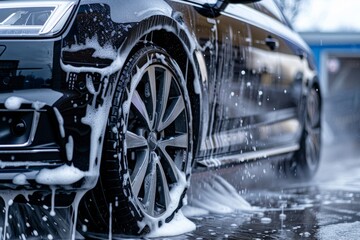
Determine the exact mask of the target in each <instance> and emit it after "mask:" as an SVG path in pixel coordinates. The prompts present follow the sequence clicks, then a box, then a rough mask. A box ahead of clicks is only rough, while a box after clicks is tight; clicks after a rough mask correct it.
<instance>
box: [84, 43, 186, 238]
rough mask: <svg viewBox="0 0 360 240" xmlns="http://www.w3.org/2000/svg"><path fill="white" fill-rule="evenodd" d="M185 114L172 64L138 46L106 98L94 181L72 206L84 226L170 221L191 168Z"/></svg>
mask: <svg viewBox="0 0 360 240" xmlns="http://www.w3.org/2000/svg"><path fill="white" fill-rule="evenodd" d="M191 119H192V117H191V109H190V103H189V97H188V93H187V89H186V84H185V80H184V77H183V74H182V72H181V70H180V68H179V66H178V65H177V63H176V61H175V60H174V59H172V58H171V57H170V56H169V55H168V54H167V53H166V51H165V50H163V49H161V48H159V47H156V46H153V45H150V46H144V47H143V48H142V49H140V50H138V51H137V52H136V53H135V54H134V55H133V56H132V57H131V58H130V59H129V60H128V61H127V63H126V65H125V67H124V69H123V71H122V73H121V76H120V79H119V83H118V86H117V89H116V93H115V96H114V99H113V106H112V109H111V112H110V117H109V120H108V128H107V134H106V139H105V144H104V154H103V159H102V163H101V173H100V177H99V181H98V184H97V186H96V187H95V189H93V190H92V191H90V192H89V193H88V194H86V195H85V197H84V200H83V203H82V206H81V209H80V213H79V215H80V221H81V224H85V225H86V228H87V231H90V232H108V231H109V230H110V231H112V232H114V233H126V234H134V235H139V234H140V235H143V234H146V233H148V232H150V231H151V230H153V229H155V228H158V227H160V226H161V225H162V224H164V223H166V222H169V221H171V219H172V218H173V216H174V214H175V213H176V212H177V211H178V209H179V208H180V207H181V206H182V200H183V198H184V196H185V191H186V187H187V180H188V177H189V175H190V171H191V161H192V124H191ZM110 222H111V224H110ZM109 226H112V230H111V229H109Z"/></svg>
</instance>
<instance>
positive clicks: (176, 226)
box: [147, 210, 196, 238]
mask: <svg viewBox="0 0 360 240" xmlns="http://www.w3.org/2000/svg"><path fill="white" fill-rule="evenodd" d="M180 226H181V227H180ZM195 229H196V225H195V224H194V223H193V222H192V221H190V220H189V219H187V218H186V217H185V216H184V214H183V213H182V212H181V210H180V211H179V212H178V213H176V214H175V216H174V218H173V220H172V221H170V222H169V223H164V224H163V225H162V226H161V227H160V228H157V229H155V230H153V231H152V232H151V233H150V234H149V235H147V237H151V238H153V237H165V236H167V237H170V236H176V235H181V234H184V233H187V232H191V231H194V230H195Z"/></svg>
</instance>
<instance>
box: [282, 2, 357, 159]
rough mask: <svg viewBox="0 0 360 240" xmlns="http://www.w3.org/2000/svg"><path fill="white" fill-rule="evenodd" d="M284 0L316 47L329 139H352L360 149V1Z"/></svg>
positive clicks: (336, 142)
mask: <svg viewBox="0 0 360 240" xmlns="http://www.w3.org/2000/svg"><path fill="white" fill-rule="evenodd" d="M278 2H279V3H280V5H281V6H282V8H283V11H284V13H285V15H286V16H287V18H288V19H289V21H290V22H291V24H292V26H293V28H294V29H295V30H296V31H298V32H299V33H300V35H301V36H302V37H303V38H304V40H305V41H306V42H307V43H308V44H309V46H310V48H311V49H312V51H313V53H314V57H315V60H316V64H317V67H318V71H319V77H320V83H321V89H322V97H323V143H324V145H325V146H329V145H330V146H334V145H339V144H340V145H344V146H347V147H349V145H352V146H353V148H354V149H355V150H357V149H358V148H360V21H359V20H360V13H359V10H360V1H359V0H346V1H344V0H343V1H342V0H278ZM359 152H360V151H359ZM359 152H358V153H359ZM347 153H348V152H347ZM344 154H346V152H344Z"/></svg>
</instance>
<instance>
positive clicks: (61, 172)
mask: <svg viewBox="0 0 360 240" xmlns="http://www.w3.org/2000/svg"><path fill="white" fill-rule="evenodd" d="M84 176H85V174H84V172H83V171H80V170H79V169H78V168H76V167H74V166H68V165H63V166H60V167H57V168H54V169H46V168H45V169H42V170H41V171H40V172H39V173H38V174H37V175H36V179H35V180H36V182H37V183H39V184H44V185H70V184H73V183H76V182H77V181H79V180H80V179H82V178H83V177H84Z"/></svg>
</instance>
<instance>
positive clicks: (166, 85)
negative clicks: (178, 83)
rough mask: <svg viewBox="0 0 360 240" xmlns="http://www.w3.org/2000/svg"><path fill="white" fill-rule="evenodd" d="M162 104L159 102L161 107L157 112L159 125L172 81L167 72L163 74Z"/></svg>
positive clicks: (170, 75)
mask: <svg viewBox="0 0 360 240" xmlns="http://www.w3.org/2000/svg"><path fill="white" fill-rule="evenodd" d="M162 81H163V82H162V86H163V88H162V90H161V91H162V95H161V98H162V102H161V105H160V106H161V107H160V111H159V113H160V114H159V117H160V118H159V120H158V121H159V123H160V122H161V121H162V119H163V117H164V114H165V111H166V106H167V103H168V98H169V93H170V86H171V81H172V74H171V73H170V72H169V71H165V72H164V79H163V80H162ZM158 131H159V129H158Z"/></svg>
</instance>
